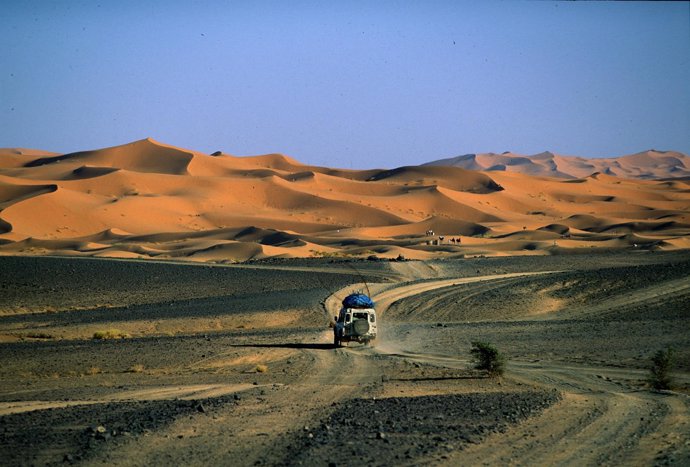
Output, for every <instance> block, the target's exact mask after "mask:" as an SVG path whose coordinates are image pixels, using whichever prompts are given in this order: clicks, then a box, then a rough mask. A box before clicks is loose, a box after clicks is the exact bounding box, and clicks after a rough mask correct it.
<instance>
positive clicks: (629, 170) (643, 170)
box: [424, 149, 690, 180]
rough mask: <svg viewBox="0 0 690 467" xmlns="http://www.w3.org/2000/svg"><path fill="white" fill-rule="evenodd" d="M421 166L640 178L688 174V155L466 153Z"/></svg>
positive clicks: (554, 175)
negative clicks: (598, 155) (608, 155)
mask: <svg viewBox="0 0 690 467" xmlns="http://www.w3.org/2000/svg"><path fill="white" fill-rule="evenodd" d="M424 165H425V166H447V167H462V168H464V169H469V170H484V171H488V172H514V173H521V174H525V175H534V176H542V177H557V178H571V179H572V178H582V177H587V176H588V175H590V174H592V173H594V172H601V173H604V174H608V175H614V176H617V177H625V178H636V179H641V180H648V179H660V178H671V177H688V176H690V157H688V156H686V155H685V154H683V153H680V152H676V151H656V150H654V149H650V150H649V151H644V152H640V153H637V154H631V155H628V156H621V157H611V158H603V159H585V158H582V157H573V156H562V155H558V154H554V153H551V152H548V151H547V152H542V153H539V154H535V155H533V156H523V155H520V154H514V153H512V152H505V153H503V154H495V153H485V154H465V155H463V156H457V157H451V158H448V159H439V160H437V161H433V162H428V163H426V164H424Z"/></svg>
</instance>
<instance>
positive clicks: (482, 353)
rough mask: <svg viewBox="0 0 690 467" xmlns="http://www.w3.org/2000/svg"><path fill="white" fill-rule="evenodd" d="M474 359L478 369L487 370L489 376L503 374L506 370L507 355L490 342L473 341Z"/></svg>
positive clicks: (472, 352) (472, 351) (471, 351)
mask: <svg viewBox="0 0 690 467" xmlns="http://www.w3.org/2000/svg"><path fill="white" fill-rule="evenodd" d="M470 353H471V354H472V360H473V361H474V367H475V368H476V369H477V370H484V371H486V372H487V373H488V374H489V376H491V377H493V376H502V375H503V372H504V370H505V357H504V356H503V354H502V353H501V352H499V351H498V349H496V347H494V346H493V345H491V344H489V343H488V342H479V341H475V342H472V349H471V350H470Z"/></svg>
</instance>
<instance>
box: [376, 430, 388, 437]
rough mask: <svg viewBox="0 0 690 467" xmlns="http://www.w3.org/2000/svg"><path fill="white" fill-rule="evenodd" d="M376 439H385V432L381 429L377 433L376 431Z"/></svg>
mask: <svg viewBox="0 0 690 467" xmlns="http://www.w3.org/2000/svg"><path fill="white" fill-rule="evenodd" d="M376 439H386V433H384V432H383V431H379V432H378V433H376Z"/></svg>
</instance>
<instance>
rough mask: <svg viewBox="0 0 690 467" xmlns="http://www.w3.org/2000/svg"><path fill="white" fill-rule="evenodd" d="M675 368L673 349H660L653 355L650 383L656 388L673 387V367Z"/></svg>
mask: <svg viewBox="0 0 690 467" xmlns="http://www.w3.org/2000/svg"><path fill="white" fill-rule="evenodd" d="M672 368H673V349H670V348H668V349H666V350H659V351H658V352H657V353H655V354H654V356H653V357H652V367H651V368H650V374H649V384H651V385H652V387H653V388H654V389H671V369H672Z"/></svg>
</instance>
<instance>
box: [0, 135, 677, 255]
mask: <svg viewBox="0 0 690 467" xmlns="http://www.w3.org/2000/svg"><path fill="white" fill-rule="evenodd" d="M494 156H495V157H494ZM552 156H553V155H550V156H547V155H539V156H534V157H533V158H531V159H530V160H531V161H532V162H530V163H529V164H526V163H523V162H519V161H518V159H515V160H514V161H513V162H515V163H514V164H513V166H515V167H528V166H529V165H530V164H531V165H533V166H534V165H535V164H536V165H538V166H539V167H542V165H539V164H542V163H543V164H545V166H549V167H551V166H553V167H557V170H556V171H555V172H548V171H542V170H536V171H535V170H531V169H530V170H527V169H526V170H523V171H522V172H523V173H517V172H513V171H510V170H505V171H501V170H498V169H496V167H495V166H497V164H498V162H500V161H503V165H506V164H507V163H508V162H510V161H508V160H507V159H509V155H500V156H498V155H493V156H491V155H482V156H477V157H475V158H474V159H472V160H473V161H475V162H473V163H472V164H469V165H467V168H469V169H479V170H486V171H484V172H481V171H475V170H466V169H463V168H460V167H441V166H433V165H423V166H410V167H400V168H396V169H392V170H383V169H381V170H363V171H357V170H339V169H332V168H325V167H313V166H307V165H304V164H301V163H299V162H298V161H296V160H294V159H291V158H290V157H287V156H284V155H280V154H270V155H264V156H249V157H236V156H232V155H228V154H224V153H222V152H216V153H214V154H213V155H208V154H203V153H200V152H195V151H191V150H186V149H182V148H177V147H174V146H169V145H166V144H162V143H159V142H156V141H154V140H152V139H150V138H149V139H145V140H141V141H136V142H133V143H130V144H125V145H122V146H117V147H112V148H106V149H99V150H92V151H84V152H78V153H72V154H64V155H60V154H54V153H48V152H45V151H38V150H29V149H3V150H0V254H13V255H14V254H39V255H45V254H57V255H77V256H99V257H115V258H149V259H150V258H155V259H168V260H170V259H174V260H189V261H202V262H237V261H246V260H251V259H262V258H267V257H282V258H289V257H314V256H352V257H358V256H359V257H366V256H370V255H376V256H378V257H383V258H394V257H397V256H398V255H403V256H404V257H406V258H415V259H427V258H431V257H453V256H461V255H464V256H477V255H523V254H541V255H548V254H558V253H566V252H578V251H582V250H583V249H591V248H595V249H611V248H616V249H619V248H624V249H644V250H648V249H659V250H674V249H683V248H688V247H690V240H689V238H690V237H689V236H688V234H690V219H689V216H690V182H688V181H687V180H683V179H682V178H679V179H674V180H671V179H669V180H640V179H633V178H623V177H627V176H639V175H640V174H642V175H644V177H652V176H662V175H663V174H665V175H668V174H669V173H675V174H676V175H684V174H685V172H683V171H682V170H681V169H679V168H678V167H680V166H685V165H688V163H687V159H688V158H687V156H683V155H682V154H680V153H668V154H660V153H653V152H649V151H648V152H646V153H640V154H638V155H634V156H629V157H627V158H621V159H620V160H618V162H617V163H618V165H619V166H620V167H625V168H627V169H626V170H624V171H621V170H619V171H618V172H615V171H611V170H608V169H606V168H605V167H603V166H602V165H601V162H600V160H587V161H589V162H587V163H585V162H583V161H585V160H584V159H582V160H581V159H576V158H575V159H574V158H564V157H561V156H558V157H556V156H553V157H552ZM510 157H513V156H510ZM516 157H517V156H516ZM554 158H556V159H554ZM499 159H500V160H499ZM552 159H553V160H557V162H558V164H556V165H553V164H551V165H550V163H548V161H552V162H553V160H552ZM544 161H546V162H544ZM480 162H481V164H480ZM635 164H636V165H635ZM673 164H675V165H673ZM683 164H685V165H683ZM451 165H453V164H451ZM456 165H457V164H456ZM498 165H500V164H498ZM509 165H510V164H509ZM506 167H507V166H506ZM633 167H636V169H635V170H633ZM641 167H646V168H641ZM650 167H651V168H650ZM672 167H676V168H677V170H676V171H675V172H669V170H670V169H669V168H672ZM645 170H646V172H645ZM664 170H666V172H664ZM605 172H606V173H605ZM607 173H608V174H607ZM612 173H615V174H617V175H621V177H614V176H612V175H610V174H612ZM544 174H546V175H549V176H548V177H544V176H541V175H544ZM564 174H567V176H568V177H570V178H568V179H564V178H557V177H558V176H562V175H564ZM430 230H431V231H433V232H434V234H435V235H434V236H429V235H426V233H427V232H428V231H430ZM440 236H443V237H444V240H443V241H441V240H440V238H439V237H440ZM451 239H453V240H459V242H456V241H451Z"/></svg>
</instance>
